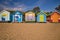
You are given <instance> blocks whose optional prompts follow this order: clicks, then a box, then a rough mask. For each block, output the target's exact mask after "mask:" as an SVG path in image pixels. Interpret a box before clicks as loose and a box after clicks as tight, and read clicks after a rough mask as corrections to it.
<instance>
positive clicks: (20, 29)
mask: <svg viewBox="0 0 60 40" xmlns="http://www.w3.org/2000/svg"><path fill="white" fill-rule="evenodd" d="M0 40H60V23H0Z"/></svg>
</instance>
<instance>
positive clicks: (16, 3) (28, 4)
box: [0, 0, 60, 11]
mask: <svg viewBox="0 0 60 40" xmlns="http://www.w3.org/2000/svg"><path fill="white" fill-rule="evenodd" d="M58 5H60V0H0V10H3V9H4V10H20V11H28V10H32V9H33V8H34V7H37V6H38V7H40V10H43V11H54V10H55V8H56V7H57V6H58Z"/></svg>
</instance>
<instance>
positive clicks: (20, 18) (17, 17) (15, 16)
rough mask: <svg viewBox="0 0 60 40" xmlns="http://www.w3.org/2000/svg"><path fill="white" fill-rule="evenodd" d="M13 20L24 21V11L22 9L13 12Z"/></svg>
mask: <svg viewBox="0 0 60 40" xmlns="http://www.w3.org/2000/svg"><path fill="white" fill-rule="evenodd" d="M12 18H13V19H12V22H18V23H19V22H22V21H23V14H22V12H20V11H15V12H14V13H13V14H12Z"/></svg>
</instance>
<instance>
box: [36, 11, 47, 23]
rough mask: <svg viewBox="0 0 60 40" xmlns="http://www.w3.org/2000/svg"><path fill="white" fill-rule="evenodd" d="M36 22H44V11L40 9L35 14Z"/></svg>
mask: <svg viewBox="0 0 60 40" xmlns="http://www.w3.org/2000/svg"><path fill="white" fill-rule="evenodd" d="M37 22H46V14H45V13H44V11H40V12H39V13H38V14H37Z"/></svg>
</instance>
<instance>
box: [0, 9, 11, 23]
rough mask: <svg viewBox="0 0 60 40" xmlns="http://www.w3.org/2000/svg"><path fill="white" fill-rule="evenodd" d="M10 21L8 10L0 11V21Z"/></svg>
mask: <svg viewBox="0 0 60 40" xmlns="http://www.w3.org/2000/svg"><path fill="white" fill-rule="evenodd" d="M8 21H10V12H8V11H6V10H3V11H1V12H0V22H8Z"/></svg>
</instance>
